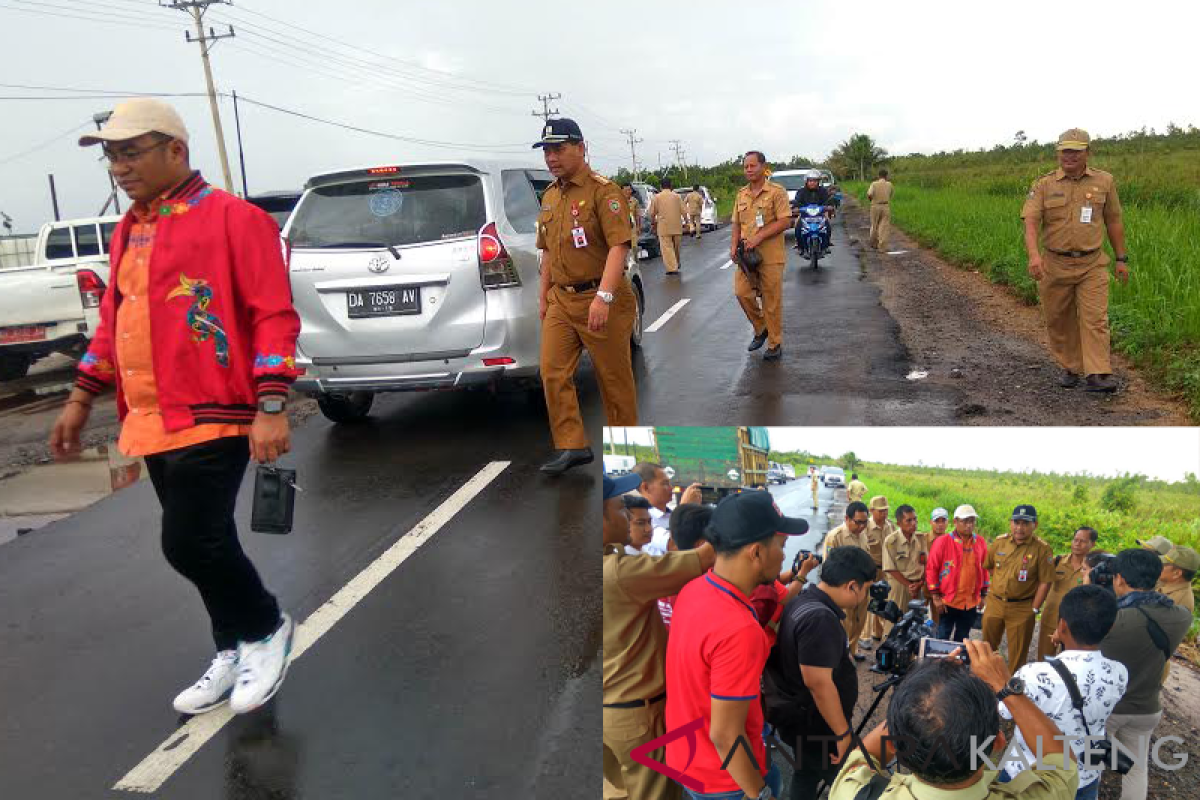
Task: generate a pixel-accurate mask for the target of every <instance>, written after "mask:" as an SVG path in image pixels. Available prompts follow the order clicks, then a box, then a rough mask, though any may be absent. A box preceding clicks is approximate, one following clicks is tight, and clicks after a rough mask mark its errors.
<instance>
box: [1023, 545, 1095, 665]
mask: <svg viewBox="0 0 1200 800" xmlns="http://www.w3.org/2000/svg"><path fill="white" fill-rule="evenodd" d="M1099 538H1100V534H1099V533H1097V532H1096V529H1095V528H1090V527H1088V526H1086V525H1085V526H1083V527H1081V528H1079V529H1078V530H1076V531H1075V535H1074V536H1073V537H1071V552H1070V553H1067V554H1066V555H1061V556H1055V557H1054V579H1053V580H1052V581H1051V583H1050V593H1049V594H1047V595H1046V602H1044V603H1042V616H1041V618H1040V619H1039V621H1038V658H1039V659H1041V660H1042V661H1045V660H1046V659H1047V658H1050V657H1053V656H1054V652H1055V647H1054V642H1053V641H1051V639H1050V635H1051V634H1052V633H1054V630H1055V629H1056V628H1057V627H1058V609H1059V606H1060V605H1061V604H1062V599H1063V597H1065V596H1066V594H1067V592H1069V591H1071V590H1072V589H1074V588H1075V587H1076V586H1082V585H1083V579H1084V577H1085V576H1086V575H1087V556H1088V553H1090V552H1092V549H1093V548H1095V546H1096V541H1097V540H1098V539H1099Z"/></svg>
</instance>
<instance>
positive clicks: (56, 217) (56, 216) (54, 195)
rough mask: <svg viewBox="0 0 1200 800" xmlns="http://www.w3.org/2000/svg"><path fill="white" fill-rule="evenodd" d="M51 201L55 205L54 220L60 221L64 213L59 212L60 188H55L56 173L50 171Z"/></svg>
mask: <svg viewBox="0 0 1200 800" xmlns="http://www.w3.org/2000/svg"><path fill="white" fill-rule="evenodd" d="M50 203H51V205H53V206H54V221H55V222H58V221H59V220H60V219H62V215H61V214H59V213H58V190H57V189H55V188H54V173H50Z"/></svg>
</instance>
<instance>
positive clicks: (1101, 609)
mask: <svg viewBox="0 0 1200 800" xmlns="http://www.w3.org/2000/svg"><path fill="white" fill-rule="evenodd" d="M1116 619H1117V600H1116V598H1115V597H1114V596H1113V595H1112V594H1111V593H1110V592H1109V591H1108V590H1106V589H1104V588H1103V587H1100V586H1092V585H1090V584H1088V585H1084V586H1076V587H1075V588H1074V589H1072V590H1071V591H1069V592H1067V593H1066V595H1064V596H1063V599H1062V605H1061V606H1060V610H1059V619H1058V627H1057V628H1056V629H1055V631H1054V633H1053V634H1051V640H1052V641H1054V642H1056V643H1060V644H1061V645H1062V647H1063V652H1062V654H1061V655H1060V656H1059V657H1058V660H1059V661H1060V662H1062V664H1063V665H1064V666H1065V667H1066V668H1067V670H1068V671H1069V672H1070V673H1071V675H1072V676H1073V677H1074V678H1075V683H1076V685H1077V686H1078V687H1079V693H1080V695H1081V696H1082V697H1083V714H1084V715H1085V716H1086V717H1087V728H1086V730H1085V728H1084V724H1083V720H1081V719H1080V713H1079V712H1078V711H1076V710H1075V707H1074V706H1073V705H1072V703H1071V694H1070V691H1069V690H1068V689H1067V686H1066V684H1065V683H1064V682H1063V679H1062V676H1060V675H1059V674H1058V672H1057V671H1056V670H1055V669H1054V668H1053V667H1052V666H1050V665H1049V664H1047V663H1045V662H1034V663H1031V664H1026V665H1025V666H1023V667H1021V668H1020V669H1019V670H1017V674H1016V677H1018V678H1020V679H1022V680H1023V681H1025V694H1026V695H1027V696H1028V697H1029V699H1030V700H1032V701H1033V703H1034V704H1035V705H1036V706H1037V707H1038V708H1040V709H1041V710H1042V713H1044V714H1045V715H1046V716H1047V717H1049V718H1050V720H1051V721H1052V722H1053V723H1054V724H1055V725H1056V726H1058V729H1059V730H1061V731H1062V733H1063V735H1064V736H1078V737H1080V738H1079V739H1076V740H1074V741H1072V742H1071V749H1072V750H1073V751H1074V752H1075V759H1076V762H1078V761H1079V756H1080V754H1081V753H1082V752H1083V751H1084V749H1085V746H1086V741H1085V740H1084V739H1083V738H1082V737H1084V736H1086V735H1087V731H1090V732H1091V735H1092V736H1096V737H1103V736H1105V735H1106V734H1105V724H1106V723H1107V722H1108V717H1109V715H1110V714H1111V713H1112V710H1113V707H1114V706H1116V704H1117V703H1118V702H1119V701H1120V699H1121V697H1122V696H1124V694H1125V689H1126V687H1127V686H1128V684H1129V672H1128V670H1126V669H1125V665H1124V664H1122V663H1121V662H1119V661H1114V660H1112V659H1110V658H1105V657H1104V656H1103V655H1101V653H1100V642H1101V640H1102V639H1104V637H1105V636H1106V635H1108V632H1109V630H1111V629H1112V626H1113V623H1114V622H1115V621H1116ZM1000 715H1001V716H1003V717H1004V718H1005V719H1010V718H1011V717H1010V715H1009V713H1008V709H1007V708H1006V707H1005V705H1004V704H1003V703H1001V704H1000ZM1015 741H1016V744H1017V747H1018V749H1019V750H1020V752H1021V754H1022V755H1023V756H1024V759H1025V761H1026V762H1028V764H1029V765H1034V766H1036V764H1037V760H1038V759H1037V752H1036V751H1037V748H1036V747H1034V748H1031V747H1030V746H1029V743H1027V742H1026V741H1025V739H1024V738H1023V737H1022V736H1021V733H1020V731H1018V732H1017V734H1016V740H1015ZM1042 752H1043V753H1044V752H1046V748H1045V745H1043V746H1042ZM1029 768H1030V767H1029V766H1027V765H1026V764H1023V763H1021V762H1020V761H1009V762H1007V763H1006V764H1005V765H1004V772H1002V773H1001V774H1000V778H999V779H1000V781H1002V782H1006V781H1008V780H1009V779H1011V778H1014V777H1016V775H1017V774H1018V773H1019V772H1021V771H1022V770H1024V769H1029ZM1099 789H1100V772H1099V770H1094V769H1084V767H1083V765H1082V764H1079V790H1078V792H1077V793H1076V795H1075V797H1076V800H1095V798H1096V796H1097V792H1098V791H1099Z"/></svg>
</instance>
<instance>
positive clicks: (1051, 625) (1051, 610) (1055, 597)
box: [1037, 591, 1063, 661]
mask: <svg viewBox="0 0 1200 800" xmlns="http://www.w3.org/2000/svg"><path fill="white" fill-rule="evenodd" d="M1062 599H1063V596H1062V595H1061V594H1055V593H1054V592H1053V591H1051V592H1050V594H1048V595H1046V602H1044V603H1042V620H1041V622H1040V623H1039V625H1038V650H1037V657H1038V660H1039V661H1045V660H1046V659H1047V658H1053V657H1054V645H1053V644H1052V643H1051V642H1050V634H1052V633H1054V629H1055V628H1057V627H1058V606H1059V604H1060V603H1062Z"/></svg>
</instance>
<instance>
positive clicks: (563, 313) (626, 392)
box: [534, 119, 637, 475]
mask: <svg viewBox="0 0 1200 800" xmlns="http://www.w3.org/2000/svg"><path fill="white" fill-rule="evenodd" d="M534 147H535V148H536V147H540V148H542V152H543V154H544V155H545V160H546V168H547V169H549V170H550V172H551V174H553V175H554V177H555V178H557V180H556V181H555V182H554V183H552V184H550V186H549V188H547V189H546V193H545V194H544V195H543V196H542V211H541V214H540V215H539V217H538V233H537V247H538V249H539V250H541V251H542V268H541V273H542V274H541V293H540V306H541V307H540V312H541V318H542V348H541V369H542V387H543V389H544V390H545V393H546V408H547V410H548V412H549V416H550V430H551V433H552V435H553V437H554V447H555V449H556V450H557V451H558V452H557V453H556V454H555V456H554V458H553V459H551V460H550V461H548V462H547V463H545V464H543V465H542V472H544V473H546V474H548V475H561V474H562V473H564V472H566V471H567V470H568V469H570V468H571V467H574V466H578V465H579V464H590V463H591V462H592V460H593V458H594V456H593V455H592V450H591V446H590V442H589V440H588V435H587V432H586V431H585V430H584V426H583V417H582V416H581V415H580V413H579V397H578V395H577V394H576V392H575V369H576V368H577V367H578V366H579V358H580V356H581V355H582V354H583V351H584V348H586V349H587V351H588V354H589V355H590V356H591V359H592V365H593V368H594V370H595V373H596V382H597V383H598V384H600V395H601V397H602V398H603V400H604V413H605V416H606V417H607V419H608V424H609V425H636V424H637V387H636V386H635V385H634V382H633V362H632V354H631V350H630V342H629V339H630V336H631V335H632V334H633V323H634V319H635V317H636V315H637V305H636V304H637V300H636V299H635V298H634V295H633V289H632V288H631V287H630V285H629V280H628V279H627V278H626V276H625V259H626V257H627V256H628V254H629V239H630V235H629V208H628V207H627V206H626V204H625V196H624V195H623V194H622V193H621V190H620V189H618V188H617V185H616V184H615V183H613V182H612V181H610V180H609V179H608V178H605V177H603V176H601V175H597V174H596V173H594V172H592V169H591V167H589V166H588V164H587V160H586V159H587V147H586V145H585V144H584V143H583V133H582V132H581V131H580V130H579V126H578V125H577V124H576V123H575V121H574V120H570V119H552V120H550V121H549V122H547V123H546V127H545V128H544V129H543V131H542V140H541V141H540V142H538V143H537V144H535V145H534Z"/></svg>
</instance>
